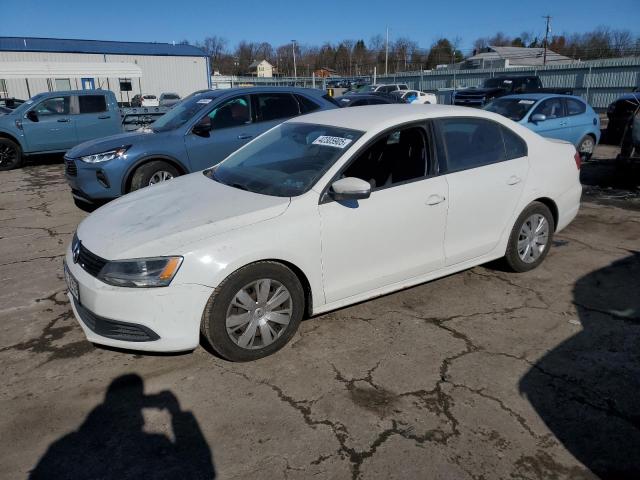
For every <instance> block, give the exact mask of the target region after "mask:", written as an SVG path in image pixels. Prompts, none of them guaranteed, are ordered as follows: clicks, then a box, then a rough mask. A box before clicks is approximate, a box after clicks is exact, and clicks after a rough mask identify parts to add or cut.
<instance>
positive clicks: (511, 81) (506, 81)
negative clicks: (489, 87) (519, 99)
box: [502, 80, 513, 84]
mask: <svg viewBox="0 0 640 480" xmlns="http://www.w3.org/2000/svg"><path fill="white" fill-rule="evenodd" d="M502 83H506V84H511V83H513V80H503V81H502Z"/></svg>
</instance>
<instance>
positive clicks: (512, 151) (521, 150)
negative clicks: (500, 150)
mask: <svg viewBox="0 0 640 480" xmlns="http://www.w3.org/2000/svg"><path fill="white" fill-rule="evenodd" d="M500 129H501V130H502V139H503V140H504V149H505V153H506V159H507V160H512V159H514V158H521V157H526V156H527V154H528V151H527V143H526V142H525V141H524V140H523V139H522V138H520V136H519V135H517V134H515V133H514V132H512V131H511V130H510V129H508V128H507V127H504V126H502V127H500Z"/></svg>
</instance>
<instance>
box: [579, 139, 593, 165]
mask: <svg viewBox="0 0 640 480" xmlns="http://www.w3.org/2000/svg"><path fill="white" fill-rule="evenodd" d="M595 148H596V139H595V138H593V137H592V136H591V135H585V136H584V137H582V140H580V143H578V148H577V150H578V152H579V153H580V157H582V160H583V161H585V160H589V159H590V158H591V155H593V151H594V149H595ZM585 150H586V151H585Z"/></svg>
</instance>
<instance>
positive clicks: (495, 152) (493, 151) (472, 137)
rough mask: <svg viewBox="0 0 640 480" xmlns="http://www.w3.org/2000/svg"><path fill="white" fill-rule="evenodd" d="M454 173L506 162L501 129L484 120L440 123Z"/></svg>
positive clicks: (444, 120)
mask: <svg viewBox="0 0 640 480" xmlns="http://www.w3.org/2000/svg"><path fill="white" fill-rule="evenodd" d="M439 125H440V131H441V134H442V139H443V142H444V146H445V148H446V152H447V169H448V170H449V171H450V172H451V171H457V170H466V169H468V168H476V167H481V166H483V165H489V164H491V163H496V162H502V161H504V160H505V159H506V156H505V148H504V142H503V140H502V132H501V131H500V130H501V128H502V127H501V126H500V125H498V124H497V123H495V122H490V121H487V120H483V119H480V118H450V119H443V120H440V121H439Z"/></svg>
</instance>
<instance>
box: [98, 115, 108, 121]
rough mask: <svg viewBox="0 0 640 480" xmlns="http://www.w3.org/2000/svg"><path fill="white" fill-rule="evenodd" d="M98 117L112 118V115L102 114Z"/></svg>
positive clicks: (101, 118)
mask: <svg viewBox="0 0 640 480" xmlns="http://www.w3.org/2000/svg"><path fill="white" fill-rule="evenodd" d="M98 118H99V119H100V120H104V119H105V118H111V115H100V116H99V117H98Z"/></svg>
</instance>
